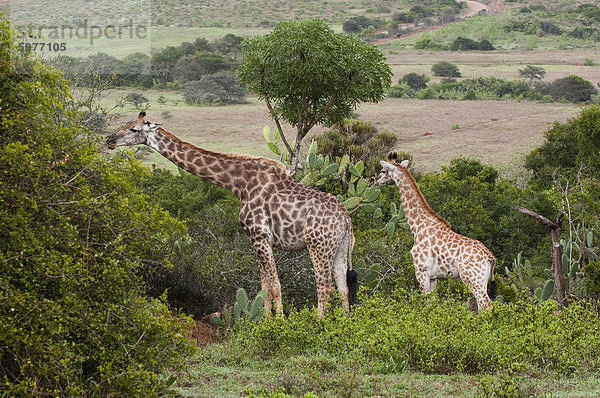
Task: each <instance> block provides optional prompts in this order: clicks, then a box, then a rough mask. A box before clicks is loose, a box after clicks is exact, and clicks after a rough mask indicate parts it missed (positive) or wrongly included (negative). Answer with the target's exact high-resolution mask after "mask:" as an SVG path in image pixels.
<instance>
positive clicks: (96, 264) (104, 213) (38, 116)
mask: <svg viewBox="0 0 600 398" xmlns="http://www.w3.org/2000/svg"><path fill="white" fill-rule="evenodd" d="M13 37H14V36H13V32H12V31H11V30H10V28H9V23H8V21H6V20H4V19H2V17H1V16H0V325H1V326H0V347H1V348H0V391H2V395H6V396H74V397H82V396H132V397H133V396H157V395H161V394H163V393H164V392H165V388H166V387H168V385H169V383H168V382H167V380H166V379H165V378H161V377H160V376H159V375H160V373H162V372H163V371H164V369H165V367H169V366H174V365H176V364H178V363H180V361H181V360H182V359H183V358H184V355H185V354H186V353H187V352H189V349H190V346H189V342H187V340H186V339H185V337H184V336H185V334H186V333H185V325H186V323H185V322H182V320H181V319H176V318H174V317H173V316H172V314H170V313H169V311H168V308H167V307H166V306H165V304H164V303H163V302H162V301H161V300H158V299H150V298H147V297H146V285H145V284H144V282H143V278H142V275H143V271H148V270H149V269H150V267H155V266H161V265H162V266H164V265H165V258H168V256H169V251H170V245H169V243H170V242H172V241H173V240H174V239H177V238H178V237H179V236H181V234H182V232H183V231H184V229H183V226H182V225H181V223H180V222H178V221H177V220H175V219H173V218H171V217H170V216H169V215H168V214H167V213H166V212H165V211H163V210H161V209H159V208H158V207H151V206H149V205H148V203H147V202H146V200H145V198H144V196H142V195H141V194H139V193H138V192H137V191H136V189H135V184H136V183H138V182H139V180H142V179H144V178H146V172H145V171H144V170H143V169H142V168H141V167H139V165H137V163H135V162H134V161H130V160H128V159H124V158H118V157H117V158H115V159H114V160H113V161H110V162H109V161H107V160H105V159H104V158H103V157H102V156H100V155H99V154H98V148H97V145H96V144H95V143H94V142H95V140H94V139H93V137H91V136H89V135H88V134H87V132H86V131H85V130H84V129H83V128H81V127H80V126H79V125H78V124H77V123H76V120H77V119H78V115H77V114H76V113H75V112H73V111H71V109H72V98H71V95H70V94H69V89H68V87H67V83H66V81H65V80H64V79H63V78H62V77H61V76H60V74H59V73H58V72H57V71H56V70H54V69H52V68H49V67H46V66H44V65H42V64H41V62H40V61H39V60H38V59H37V58H34V57H32V56H30V55H28V54H23V53H20V52H19V51H18V49H17V47H16V44H15V42H14V40H13Z"/></svg>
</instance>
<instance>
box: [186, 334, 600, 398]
mask: <svg viewBox="0 0 600 398" xmlns="http://www.w3.org/2000/svg"><path fill="white" fill-rule="evenodd" d="M235 351H236V350H235V347H231V346H230V345H229V344H228V343H224V344H212V345H209V346H204V347H201V349H200V352H199V354H198V356H197V357H196V358H195V360H194V361H193V362H192V364H191V365H192V366H190V368H189V370H188V371H187V372H185V373H183V374H180V375H178V376H179V378H178V383H177V385H176V388H177V390H178V392H179V393H180V394H181V396H183V397H211V398H213V397H214V398H217V397H223V398H224V397H240V396H246V395H248V394H255V395H253V396H257V397H258V396H261V395H260V394H261V393H262V394H264V395H262V396H263V397H267V394H269V393H271V394H273V393H275V392H277V391H279V392H281V391H286V393H287V394H290V395H292V396H296V397H302V396H304V395H305V394H307V393H313V394H315V395H316V396H318V397H411V398H413V397H423V398H425V397H428V398H430V397H479V396H481V397H483V396H486V395H485V391H486V389H487V391H489V389H490V388H492V387H495V388H496V389H497V390H498V389H502V388H504V389H505V390H506V391H507V392H509V390H508V388H509V387H513V388H516V389H518V391H519V395H508V394H507V395H505V396H515V397H516V396H523V397H554V398H558V397H571V398H573V397H598V396H600V375H598V374H582V375H574V376H570V377H566V376H558V375H555V374H531V375H522V376H511V377H508V376H506V375H502V374H495V375H488V374H479V375H468V374H447V375H442V374H432V375H427V374H423V373H420V372H414V371H410V370H405V371H401V370H400V371H390V372H389V373H387V374H383V373H380V372H368V371H367V372H365V370H364V366H363V364H357V363H354V362H353V361H352V360H351V359H349V358H345V357H344V356H343V354H341V355H340V357H338V358H334V357H330V356H326V355H323V354H318V353H315V354H314V355H310V356H306V355H300V356H291V357H285V358H283V357H275V358H266V359H260V358H248V357H244V355H243V354H241V353H240V354H237V355H236V354H233V353H234V352H235ZM488 396H490V397H491V396H492V395H488ZM493 396H498V395H493Z"/></svg>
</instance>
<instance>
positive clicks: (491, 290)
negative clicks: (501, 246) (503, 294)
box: [487, 255, 498, 300]
mask: <svg viewBox="0 0 600 398" xmlns="http://www.w3.org/2000/svg"><path fill="white" fill-rule="evenodd" d="M489 262H490V276H489V278H490V281H489V284H488V287H487V294H488V297H489V298H490V299H491V300H494V299H495V298H496V296H497V295H498V294H497V291H496V281H495V280H494V268H495V266H496V257H494V256H493V255H492V257H490V258H489Z"/></svg>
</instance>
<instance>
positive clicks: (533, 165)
mask: <svg viewBox="0 0 600 398" xmlns="http://www.w3.org/2000/svg"><path fill="white" fill-rule="evenodd" d="M544 138H545V140H544V143H543V144H542V145H541V146H540V147H539V148H537V149H535V150H533V151H532V152H531V153H530V154H529V155H527V157H526V158H525V167H526V168H527V169H529V170H531V171H532V172H533V182H534V183H535V184H537V185H538V186H539V187H542V188H545V189H547V188H550V187H551V186H552V184H553V178H554V177H555V176H556V175H561V176H564V177H567V178H569V179H571V180H572V181H573V180H574V179H575V176H576V175H577V173H579V172H581V173H583V176H584V177H585V176H591V177H594V178H596V179H597V178H598V175H599V174H600V106H598V105H592V106H589V107H587V108H584V109H583V110H582V111H581V112H580V113H579V115H578V116H577V117H575V118H572V119H569V120H568V121H567V122H566V123H564V124H563V123H558V122H557V123H555V124H554V126H553V127H552V128H551V129H550V130H548V131H546V133H545V134H544Z"/></svg>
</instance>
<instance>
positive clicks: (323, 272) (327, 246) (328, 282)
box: [306, 241, 335, 318]
mask: <svg viewBox="0 0 600 398" xmlns="http://www.w3.org/2000/svg"><path fill="white" fill-rule="evenodd" d="M306 247H307V249H308V254H309V255H310V259H311V261H312V263H313V267H314V269H315V281H316V285H317V315H318V316H319V318H322V317H323V316H324V315H325V307H326V306H327V300H328V299H329V296H331V293H332V292H333V281H332V272H331V271H332V266H333V260H334V255H335V252H334V250H335V245H332V244H331V242H328V241H314V242H310V243H309V242H307V243H306ZM332 247H333V248H334V250H332V249H331V248H332Z"/></svg>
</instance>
